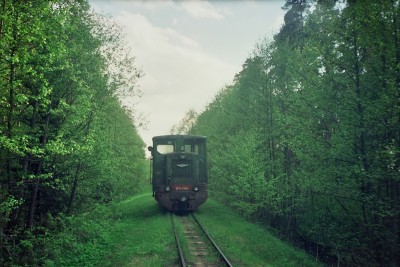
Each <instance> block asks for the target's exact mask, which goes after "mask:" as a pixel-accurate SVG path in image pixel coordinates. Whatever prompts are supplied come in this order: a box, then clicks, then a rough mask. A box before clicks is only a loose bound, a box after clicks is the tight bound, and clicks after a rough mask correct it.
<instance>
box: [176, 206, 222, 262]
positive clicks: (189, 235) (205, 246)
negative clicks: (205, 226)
mask: <svg viewBox="0 0 400 267" xmlns="http://www.w3.org/2000/svg"><path fill="white" fill-rule="evenodd" d="M177 218H178V220H179V222H180V223H181V224H182V230H183V234H184V235H185V239H186V248H187V250H185V252H186V254H189V255H186V254H185V259H186V261H187V266H190V267H219V266H226V265H225V264H224V263H221V262H220V259H219V257H218V253H217V252H216V251H215V249H214V247H213V246H212V244H211V242H210V241H209V240H208V239H207V237H206V236H205V234H204V233H203V231H202V230H201V229H200V227H199V226H198V225H197V223H196V222H195V221H194V219H193V217H192V216H190V214H186V215H178V216H177ZM184 246H185V245H184Z"/></svg>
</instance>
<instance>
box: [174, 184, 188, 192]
mask: <svg viewBox="0 0 400 267" xmlns="http://www.w3.org/2000/svg"><path fill="white" fill-rule="evenodd" d="M174 189H175V191H190V190H192V187H191V186H188V185H176V186H175V187H174Z"/></svg>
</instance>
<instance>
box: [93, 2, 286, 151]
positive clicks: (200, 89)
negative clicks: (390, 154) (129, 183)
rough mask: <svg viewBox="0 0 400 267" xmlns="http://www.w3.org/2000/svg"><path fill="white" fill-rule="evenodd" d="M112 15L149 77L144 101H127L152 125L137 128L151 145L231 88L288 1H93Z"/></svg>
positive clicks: (274, 30)
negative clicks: (153, 141) (236, 75)
mask: <svg viewBox="0 0 400 267" xmlns="http://www.w3.org/2000/svg"><path fill="white" fill-rule="evenodd" d="M89 3H90V5H91V6H92V8H93V9H94V10H95V11H96V12H98V13H101V14H106V15H109V16H111V18H112V19H113V20H115V21H116V22H117V23H118V24H119V25H120V26H121V27H122V28H123V30H124V33H125V34H126V41H127V44H128V45H129V48H130V50H131V53H132V56H134V57H135V62H136V66H137V67H140V68H141V69H142V71H143V73H144V76H143V77H142V78H140V79H139V81H138V86H139V88H140V90H141V91H142V97H141V98H140V99H125V103H128V104H129V105H134V109H135V111H136V112H137V113H138V114H142V117H144V118H145V120H146V121H147V124H146V127H139V128H138V131H139V134H140V136H141V137H142V139H143V141H144V142H145V143H146V146H149V145H151V138H152V137H153V136H156V135H165V134H170V131H171V128H172V127H173V126H174V125H175V124H177V123H179V121H181V120H182V118H183V117H184V115H185V114H186V112H188V111H189V110H190V109H194V110H195V111H196V112H202V111H203V110H204V109H205V108H206V106H207V105H208V104H209V103H211V102H212V101H213V99H214V97H215V95H216V94H217V93H218V92H219V91H220V90H221V89H223V88H224V87H225V86H227V85H230V84H232V83H233V79H234V76H235V74H237V73H239V72H240V70H241V69H242V65H243V64H244V62H245V60H246V59H247V58H248V57H249V56H250V55H251V53H252V51H253V50H254V48H255V46H256V44H257V43H258V42H261V41H262V40H264V39H267V40H268V39H271V38H272V36H273V34H275V33H277V32H278V31H279V29H280V27H281V25H282V23H283V16H284V13H285V12H284V10H282V6H283V5H284V3H285V1H284V0H264V1H262V0H253V1H251V0H219V1H193V0H191V1H183V0H182V1H172V0H150V1H149V0H147V1H139V0H108V1H107V0H89Z"/></svg>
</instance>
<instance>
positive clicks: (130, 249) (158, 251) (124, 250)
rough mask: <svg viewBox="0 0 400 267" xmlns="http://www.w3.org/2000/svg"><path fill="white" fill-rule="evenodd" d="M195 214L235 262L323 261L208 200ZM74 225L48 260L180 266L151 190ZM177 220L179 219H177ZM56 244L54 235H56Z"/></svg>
mask: <svg viewBox="0 0 400 267" xmlns="http://www.w3.org/2000/svg"><path fill="white" fill-rule="evenodd" d="M196 216H197V218H198V220H199V221H201V223H202V224H203V226H204V227H205V228H206V230H207V232H208V233H209V234H210V235H211V236H212V237H213V238H214V240H215V241H216V242H217V243H218V245H219V246H220V247H221V249H222V250H223V251H224V253H225V254H226V256H227V257H228V258H229V259H230V260H231V261H232V263H233V266H252V267H253V266H263V267H264V266H319V265H318V264H317V263H316V262H315V260H314V259H313V258H312V257H311V256H309V255H307V254H306V253H304V252H303V251H301V250H299V249H297V248H294V247H293V246H291V245H290V244H288V243H286V242H283V241H281V240H279V239H278V238H276V237H275V236H274V235H272V234H271V233H269V232H268V231H266V230H265V229H263V228H262V227H259V226H257V225H255V224H252V223H249V222H247V221H245V220H243V219H242V218H241V217H240V216H239V215H237V214H235V212H234V211H231V210H229V209H226V207H224V206H223V205H221V204H219V203H217V202H215V201H213V200H212V199H210V200H208V201H207V202H206V203H205V204H204V205H203V206H201V207H200V208H199V209H198V211H196ZM75 220H76V221H77V222H78V221H79V222H80V223H75V226H74V227H75V229H73V231H72V230H71V229H70V230H66V232H65V233H62V234H60V237H59V238H62V237H63V238H64V239H65V238H68V239H69V240H74V241H73V242H72V243H70V244H68V243H67V242H60V243H59V245H58V246H59V247H58V250H59V251H62V252H63V253H59V254H58V256H57V257H56V258H55V259H49V260H48V261H47V262H48V263H49V264H48V266H144V267H146V266H151V267H154V266H179V261H178V254H177V250H176V244H175V240H174V235H173V230H172V225H171V220H170V216H169V213H168V212H165V211H162V210H161V209H160V208H159V207H158V206H157V204H156V202H155V201H154V199H153V198H152V196H151V194H142V195H137V196H133V197H131V198H129V199H126V200H125V201H122V202H120V203H115V204H113V205H109V206H101V207H99V208H97V209H96V210H94V211H93V212H91V213H87V214H85V215H82V218H75ZM178 223H179V221H178ZM52 238H54V239H53V240H50V242H53V245H56V242H54V241H55V239H56V238H57V237H56V236H53V237H52Z"/></svg>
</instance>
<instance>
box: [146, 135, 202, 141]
mask: <svg viewBox="0 0 400 267" xmlns="http://www.w3.org/2000/svg"><path fill="white" fill-rule="evenodd" d="M160 139H203V140H205V139H207V137H206V136H203V135H187V134H171V135H159V136H154V137H153V140H160Z"/></svg>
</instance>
